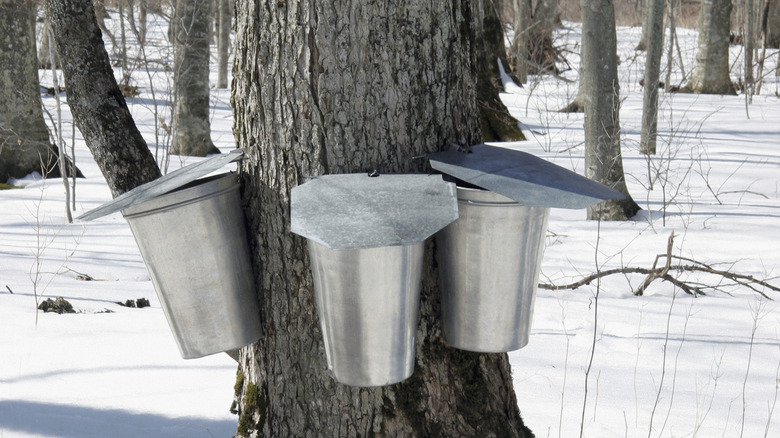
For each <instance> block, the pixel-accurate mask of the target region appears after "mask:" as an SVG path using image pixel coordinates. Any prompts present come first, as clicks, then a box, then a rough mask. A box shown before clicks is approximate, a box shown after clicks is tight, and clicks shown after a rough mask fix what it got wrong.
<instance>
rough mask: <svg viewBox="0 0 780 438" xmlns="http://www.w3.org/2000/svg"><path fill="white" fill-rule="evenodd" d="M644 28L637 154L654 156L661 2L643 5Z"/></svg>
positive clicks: (662, 20)
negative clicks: (642, 83)
mask: <svg viewBox="0 0 780 438" xmlns="http://www.w3.org/2000/svg"><path fill="white" fill-rule="evenodd" d="M645 14H646V19H645V23H644V25H643V30H642V32H643V33H644V28H647V34H648V36H647V41H646V43H645V48H646V49H647V53H646V56H645V60H646V61H645V76H644V84H645V85H644V99H643V101H642V134H641V137H640V146H639V151H640V152H642V153H644V154H655V149H656V147H655V146H656V134H657V131H658V81H659V78H660V76H661V55H663V45H664V0H648V2H647V3H646V4H645Z"/></svg>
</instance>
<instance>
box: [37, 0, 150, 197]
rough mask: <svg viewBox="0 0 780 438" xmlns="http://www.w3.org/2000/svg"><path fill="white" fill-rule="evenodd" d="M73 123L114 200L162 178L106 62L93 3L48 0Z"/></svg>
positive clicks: (79, 0) (48, 12)
mask: <svg viewBox="0 0 780 438" xmlns="http://www.w3.org/2000/svg"><path fill="white" fill-rule="evenodd" d="M45 5H46V13H47V15H48V18H49V21H50V24H51V27H52V31H53V33H54V39H55V43H56V48H57V53H59V55H60V62H61V63H62V71H63V75H64V76H65V90H66V93H67V96H68V104H69V105H70V109H71V112H72V113H73V119H74V121H75V122H76V126H78V128H79V130H80V131H81V134H82V135H83V136H84V140H86V143H87V147H88V148H89V150H90V152H92V156H93V157H94V158H95V161H96V162H97V164H98V166H99V167H100V170H101V172H102V173H103V176H104V177H105V178H106V181H107V182H108V187H109V188H110V189H111V193H112V194H113V195H114V196H117V195H119V194H121V193H124V192H126V191H128V190H130V189H132V188H134V187H136V186H138V185H141V184H143V183H145V182H148V181H151V180H154V179H156V178H158V177H159V176H160V170H159V169H158V168H157V164H156V163H155V162H154V157H153V156H152V154H151V152H150V151H149V148H148V147H147V146H146V142H145V141H144V139H143V137H142V136H141V133H140V132H139V131H138V128H137V127H136V126H135V122H134V121H133V118H132V116H131V115H130V111H129V110H128V108H127V104H126V103H125V99H124V97H123V96H122V92H121V91H120V90H119V86H118V85H117V82H116V78H114V71H113V69H112V68H111V63H110V61H109V59H108V53H106V49H105V46H104V45H103V39H102V36H101V32H100V28H99V27H98V20H97V18H96V15H95V8H94V7H93V4H92V1H91V0H46V1H45Z"/></svg>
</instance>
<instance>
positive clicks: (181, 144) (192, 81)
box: [171, 0, 219, 157]
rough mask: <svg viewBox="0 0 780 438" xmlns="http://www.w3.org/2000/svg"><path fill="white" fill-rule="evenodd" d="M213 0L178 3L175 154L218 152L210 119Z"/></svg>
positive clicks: (173, 149)
mask: <svg viewBox="0 0 780 438" xmlns="http://www.w3.org/2000/svg"><path fill="white" fill-rule="evenodd" d="M210 19H211V0H179V1H177V2H176V15H175V21H176V23H175V26H174V29H175V39H174V47H175V52H174V68H173V75H174V78H173V87H174V93H175V97H174V109H173V139H172V141H171V153H172V154H179V155H193V156H201V157H202V156H205V155H208V154H218V153H219V149H217V147H216V146H214V143H213V142H212V141H211V121H210V120H209V42H210V37H211V33H210V30H211V25H210V23H211V21H210Z"/></svg>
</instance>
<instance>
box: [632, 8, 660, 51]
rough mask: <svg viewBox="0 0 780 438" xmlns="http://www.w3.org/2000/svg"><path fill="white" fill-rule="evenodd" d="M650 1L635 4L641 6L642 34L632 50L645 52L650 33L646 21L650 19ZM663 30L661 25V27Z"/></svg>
mask: <svg viewBox="0 0 780 438" xmlns="http://www.w3.org/2000/svg"><path fill="white" fill-rule="evenodd" d="M651 1H652V0H645V1H642V2H637V5H639V4H641V5H642V34H641V36H640V37H639V43H637V45H636V47H635V48H634V50H643V51H644V50H647V39H648V38H647V37H648V34H649V33H650V25H649V24H648V22H647V20H648V19H649V18H650V16H649V15H650V2H651ZM661 28H662V29H663V25H662V26H661Z"/></svg>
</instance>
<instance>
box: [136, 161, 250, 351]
mask: <svg viewBox="0 0 780 438" xmlns="http://www.w3.org/2000/svg"><path fill="white" fill-rule="evenodd" d="M238 190H239V181H238V178H237V176H236V175H235V174H234V173H227V174H222V175H218V176H214V177H210V178H203V179H199V180H195V181H194V182H191V183H189V184H187V185H185V186H183V187H181V188H179V189H176V190H173V191H171V192H168V193H166V194H163V195H161V196H157V197H154V198H152V199H149V200H147V201H144V202H139V203H136V204H133V205H131V206H129V207H127V208H125V209H124V210H123V211H122V213H123V214H124V216H125V219H127V222H128V223H129V224H130V229H131V230H132V231H133V235H134V236H135V240H136V242H137V243H138V247H139V248H140V250H141V255H142V256H143V259H144V262H145V263H146V266H147V268H148V269H149V274H150V276H151V278H152V283H153V284H154V288H155V290H156V291H157V296H158V297H159V298H160V304H161V305H162V308H163V311H164V312H165V316H166V318H167V320H168V324H169V325H170V327H171V331H172V332H173V335H174V337H175V338H176V343H177V344H178V346H179V352H180V353H181V356H182V357H183V358H185V359H192V358H196V357H202V356H206V355H209V354H214V353H219V352H222V351H228V350H232V349H236V348H240V347H243V346H245V345H248V344H250V343H252V342H254V341H255V340H257V339H258V338H259V337H260V316H259V315H260V312H259V309H258V304H257V300H256V298H255V288H254V280H253V274H252V266H251V264H250V259H249V250H248V246H247V240H246V230H245V228H244V219H243V214H242V209H241V201H240V197H239V192H238Z"/></svg>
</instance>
